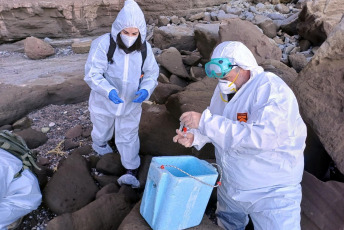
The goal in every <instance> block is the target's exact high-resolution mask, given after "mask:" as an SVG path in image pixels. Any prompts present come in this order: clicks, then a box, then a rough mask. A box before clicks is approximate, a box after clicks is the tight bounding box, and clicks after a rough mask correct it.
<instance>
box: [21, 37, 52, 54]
mask: <svg viewBox="0 0 344 230" xmlns="http://www.w3.org/2000/svg"><path fill="white" fill-rule="evenodd" d="M24 50H25V54H26V56H28V57H29V58H31V59H43V58H46V57H48V56H51V55H53V54H55V50H54V48H53V47H52V46H51V45H50V44H49V43H46V42H44V41H43V40H41V39H38V38H35V37H28V38H26V39H25V42H24Z"/></svg>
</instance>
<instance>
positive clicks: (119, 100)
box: [109, 89, 123, 104]
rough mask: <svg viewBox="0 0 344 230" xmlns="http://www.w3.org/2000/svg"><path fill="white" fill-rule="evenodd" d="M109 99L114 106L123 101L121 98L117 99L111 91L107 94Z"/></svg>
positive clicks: (113, 91)
mask: <svg viewBox="0 0 344 230" xmlns="http://www.w3.org/2000/svg"><path fill="white" fill-rule="evenodd" d="M109 99H110V100H111V101H113V103H115V104H120V103H123V100H122V99H121V98H119V96H118V94H117V92H116V90H114V89H113V90H111V91H110V93H109Z"/></svg>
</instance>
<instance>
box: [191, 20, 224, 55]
mask: <svg viewBox="0 0 344 230" xmlns="http://www.w3.org/2000/svg"><path fill="white" fill-rule="evenodd" d="M219 28H220V24H197V25H195V40H196V44H197V49H198V51H199V52H200V53H201V55H202V57H203V58H205V59H210V55H211V52H212V51H213V49H214V47H215V45H216V44H217V42H218V40H219Z"/></svg>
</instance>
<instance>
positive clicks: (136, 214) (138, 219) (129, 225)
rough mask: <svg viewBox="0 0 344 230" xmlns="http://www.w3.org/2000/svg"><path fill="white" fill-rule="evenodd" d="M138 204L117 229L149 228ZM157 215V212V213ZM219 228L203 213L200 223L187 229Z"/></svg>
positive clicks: (141, 229) (147, 229)
mask: <svg viewBox="0 0 344 230" xmlns="http://www.w3.org/2000/svg"><path fill="white" fill-rule="evenodd" d="M140 205H141V202H138V203H137V204H136V205H135V206H134V208H133V209H132V210H131V212H130V213H129V214H128V215H127V216H126V217H125V219H124V220H123V222H122V223H121V225H120V226H119V228H118V230H132V229H140V230H150V229H151V227H150V226H149V224H148V223H147V222H146V221H145V219H144V218H143V217H142V216H141V214H140ZM157 215H159V214H157ZM209 229H211V230H220V229H221V228H220V227H219V226H217V225H215V224H213V223H212V221H211V220H210V219H209V218H208V217H207V216H206V215H204V217H203V219H202V222H201V223H200V225H198V226H196V227H192V228H188V230H209Z"/></svg>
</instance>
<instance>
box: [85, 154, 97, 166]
mask: <svg viewBox="0 0 344 230" xmlns="http://www.w3.org/2000/svg"><path fill="white" fill-rule="evenodd" d="M87 160H88V162H89V163H90V167H91V168H92V169H94V168H96V166H97V163H98V161H99V160H100V157H99V156H97V155H91V156H89V157H88V158H87Z"/></svg>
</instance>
